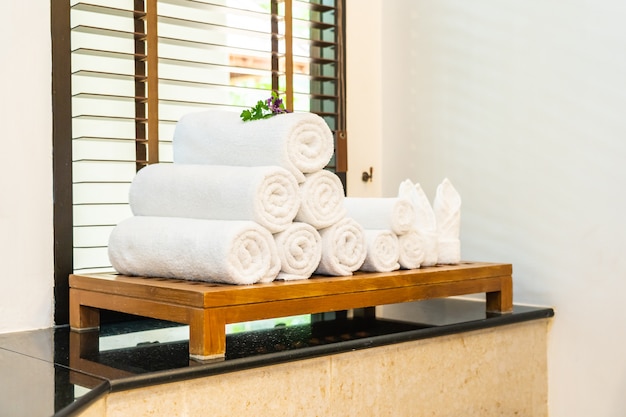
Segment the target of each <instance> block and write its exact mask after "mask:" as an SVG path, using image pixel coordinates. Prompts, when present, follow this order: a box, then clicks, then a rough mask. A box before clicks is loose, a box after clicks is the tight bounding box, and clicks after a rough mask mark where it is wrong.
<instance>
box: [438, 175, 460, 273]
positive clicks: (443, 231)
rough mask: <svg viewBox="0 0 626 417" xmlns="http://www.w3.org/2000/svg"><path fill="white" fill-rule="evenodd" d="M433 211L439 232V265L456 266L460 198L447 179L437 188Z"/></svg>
mask: <svg viewBox="0 0 626 417" xmlns="http://www.w3.org/2000/svg"><path fill="white" fill-rule="evenodd" d="M433 211H434V212H435V217H436V218H437V227H438V232H439V257H438V261H437V262H438V263H440V264H458V263H459V262H460V261H461V241H460V239H459V234H460V230H461V196H460V195H459V193H458V192H457V190H456V189H455V188H454V187H453V186H452V183H451V182H450V180H448V179H447V178H446V179H444V180H443V182H442V183H441V184H439V186H438V187H437V192H436V193H435V200H434V201H433Z"/></svg>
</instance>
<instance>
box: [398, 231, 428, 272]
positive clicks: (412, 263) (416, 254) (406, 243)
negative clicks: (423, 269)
mask: <svg viewBox="0 0 626 417" xmlns="http://www.w3.org/2000/svg"><path fill="white" fill-rule="evenodd" d="M398 244H399V245H400V256H399V259H398V261H399V262H400V268H402V269H416V268H419V267H420V266H421V265H422V262H423V261H424V242H423V240H422V238H421V237H420V235H419V233H418V232H417V230H414V229H412V230H409V231H408V232H406V233H405V234H403V235H401V236H398Z"/></svg>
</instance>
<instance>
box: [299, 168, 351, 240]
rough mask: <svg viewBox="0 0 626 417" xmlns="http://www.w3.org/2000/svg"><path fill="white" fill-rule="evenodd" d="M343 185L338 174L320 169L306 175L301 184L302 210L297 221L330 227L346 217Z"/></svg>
mask: <svg viewBox="0 0 626 417" xmlns="http://www.w3.org/2000/svg"><path fill="white" fill-rule="evenodd" d="M343 201H344V192H343V185H342V184H341V181H340V180H339V177H337V175H336V174H334V173H332V172H330V171H326V170H320V171H318V172H315V173H312V174H307V175H305V180H304V182H303V183H302V184H300V210H299V211H298V213H297V215H296V221H299V222H304V223H308V224H310V225H312V226H313V227H315V228H316V229H324V228H326V227H329V226H331V225H333V224H335V223H337V222H338V221H339V220H341V219H342V218H344V217H345V215H346V209H345V207H344V204H343Z"/></svg>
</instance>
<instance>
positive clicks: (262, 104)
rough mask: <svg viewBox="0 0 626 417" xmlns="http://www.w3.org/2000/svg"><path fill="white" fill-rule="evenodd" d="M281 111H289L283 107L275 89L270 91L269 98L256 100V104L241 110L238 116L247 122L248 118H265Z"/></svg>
mask: <svg viewBox="0 0 626 417" xmlns="http://www.w3.org/2000/svg"><path fill="white" fill-rule="evenodd" d="M283 113H289V111H288V110H287V109H285V105H284V104H283V99H281V98H280V97H278V94H276V92H275V91H272V96H271V97H270V98H268V99H267V100H259V101H257V103H256V106H254V107H251V108H250V109H248V110H244V111H242V112H241V115H240V116H241V120H243V121H244V122H247V121H249V120H261V119H267V118H268V117H272V116H276V115H277V114H283Z"/></svg>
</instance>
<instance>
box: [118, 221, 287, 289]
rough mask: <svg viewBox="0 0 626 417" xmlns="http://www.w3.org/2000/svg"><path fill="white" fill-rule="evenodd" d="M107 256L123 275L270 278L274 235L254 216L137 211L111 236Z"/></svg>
mask: <svg viewBox="0 0 626 417" xmlns="http://www.w3.org/2000/svg"><path fill="white" fill-rule="evenodd" d="M109 259H110V261H111V264H112V265H113V267H114V268H115V269H116V270H117V271H118V272H119V273H121V274H124V275H138V276H146V277H165V278H179V279H187V280H196V281H209V282H223V283H228V284H253V283H255V282H259V281H267V280H272V279H274V278H275V277H276V275H277V274H278V270H279V269H280V261H279V260H278V254H277V252H276V244H275V242H274V238H273V237H272V235H271V234H270V232H268V231H267V229H265V228H263V227H261V226H259V225H258V224H257V223H255V222H252V221H237V220H200V219H184V218H177V217H148V216H134V217H130V218H128V219H126V220H123V221H122V222H120V223H119V224H118V225H117V226H116V227H115V228H114V229H113V231H112V233H111V236H110V238H109Z"/></svg>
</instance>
